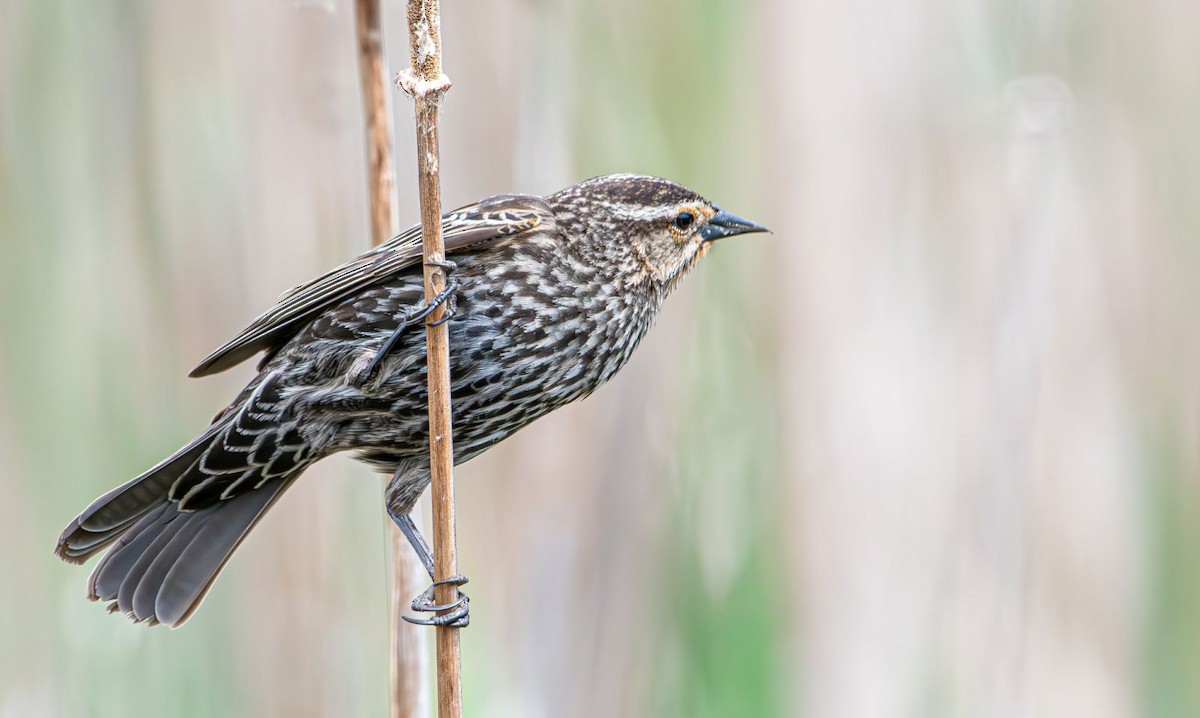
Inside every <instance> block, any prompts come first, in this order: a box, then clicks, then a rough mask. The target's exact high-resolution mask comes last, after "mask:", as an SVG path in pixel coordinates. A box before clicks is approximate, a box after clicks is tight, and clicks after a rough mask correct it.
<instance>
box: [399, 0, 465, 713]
mask: <svg viewBox="0 0 1200 718" xmlns="http://www.w3.org/2000/svg"><path fill="white" fill-rule="evenodd" d="M408 34H409V37H408V40H409V52H410V58H411V60H412V67H411V68H410V69H408V70H406V71H404V72H401V73H400V74H399V76H398V77H397V83H398V84H399V85H400V86H401V87H402V88H403V89H404V90H405V91H406V92H408V94H410V95H412V98H413V101H414V102H415V103H416V113H415V114H416V123H417V182H418V187H419V189H420V194H421V236H422V238H423V249H424V257H425V298H426V300H432V299H433V298H434V297H435V296H437V294H438V293H440V292H441V291H442V289H443V288H445V286H446V275H445V272H444V271H443V270H442V269H441V268H440V267H437V266H432V264H431V263H433V262H441V261H444V260H445V255H446V252H445V244H444V240H443V237H442V189H441V179H440V176H439V174H438V165H439V158H440V156H441V154H440V150H439V147H438V112H439V110H440V108H441V104H442V97H443V96H444V95H445V94H446V91H447V90H448V89H450V80H449V79H448V78H447V77H446V76H445V75H443V74H442V37H441V13H440V7H439V4H438V0H409V2H408ZM443 312H444V307H439V308H438V309H437V310H436V311H435V312H434V313H433V314H432V315H431V316H430V317H429V319H428V320H427V321H426V324H425V342H426V351H427V356H426V361H427V363H428V367H429V469H430V473H431V486H432V488H431V492H432V499H433V558H434V578H435V579H437V580H439V581H440V580H443V579H446V578H449V577H450V576H453V575H454V574H455V573H457V571H458V567H457V558H456V549H455V541H454V471H453V469H454V460H453V457H454V446H453V442H452V440H451V437H452V431H451V424H450V340H449V329H448V327H447V325H445V324H442V325H440V326H434V323H435V322H437V320H438V319H440V318H441V316H442V313H443ZM434 598H435V599H436V600H437V602H438V603H439V604H443V605H445V604H451V603H453V602H455V601H457V600H458V588H457V587H456V586H453V585H442V586H438V587H437V589H436V593H435V594H434ZM436 631H437V685H438V716H439V717H440V718H459V716H461V715H462V679H461V665H460V659H459V636H458V629H457V628H450V627H448V626H439V627H438V628H437V629H436Z"/></svg>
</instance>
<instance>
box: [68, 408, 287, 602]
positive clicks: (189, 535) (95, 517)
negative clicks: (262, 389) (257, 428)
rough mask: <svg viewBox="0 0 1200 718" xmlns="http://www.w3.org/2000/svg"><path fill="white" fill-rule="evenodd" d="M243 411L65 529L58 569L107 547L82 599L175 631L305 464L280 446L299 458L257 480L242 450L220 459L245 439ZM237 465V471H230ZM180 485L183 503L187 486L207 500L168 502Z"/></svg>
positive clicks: (258, 472)
mask: <svg viewBox="0 0 1200 718" xmlns="http://www.w3.org/2000/svg"><path fill="white" fill-rule="evenodd" d="M257 394H258V392H256V393H255V394H254V395H253V396H252V397H251V399H254V398H255V397H256V396H257ZM249 403H250V402H248V403H247V404H243V405H242V406H241V407H239V409H238V410H237V411H232V412H229V413H227V414H226V415H225V416H223V417H221V418H220V419H218V420H217V422H216V423H215V424H214V425H213V426H212V427H210V428H209V430H208V431H206V432H205V433H204V434H202V435H200V436H199V437H197V438H196V439H195V440H194V441H192V442H191V443H189V444H188V445H187V446H184V447H183V448H182V449H180V450H179V451H178V452H176V453H175V454H174V455H173V456H171V457H170V458H168V459H166V460H165V461H163V462H161V463H160V464H158V465H157V466H155V467H154V468H153V469H150V470H149V471H147V472H146V473H144V474H142V475H141V476H139V477H137V478H136V479H134V480H132V481H130V482H128V483H126V484H124V485H123V486H120V487H117V488H116V489H114V490H112V491H110V492H108V493H107V494H105V495H104V496H101V497H100V498H99V499H97V500H96V501H94V502H92V504H91V505H90V506H88V508H87V509H85V510H84V512H83V513H82V514H80V515H79V516H78V517H77V518H76V519H75V520H74V521H72V522H71V523H70V524H69V525H68V526H67V528H66V529H65V530H64V531H63V533H62V535H61V536H60V537H59V539H58V546H57V548H56V549H55V553H57V554H58V555H59V556H60V557H61V558H63V559H64V560H66V561H69V562H71V563H82V562H84V561H86V560H87V559H88V558H89V557H91V556H93V555H94V554H96V553H98V552H100V551H101V550H103V549H104V548H105V547H108V546H109V545H110V544H111V545H112V547H111V549H110V550H109V552H108V554H107V555H105V556H104V558H102V559H101V560H100V562H99V563H98V564H97V565H96V568H95V569H94V570H93V571H92V575H91V577H90V578H89V579H88V598H90V599H92V600H103V601H111V602H112V603H111V605H110V607H109V608H110V610H114V611H121V612H122V613H125V614H126V615H128V616H130V617H131V618H133V619H135V620H137V621H146V622H149V623H164V624H167V625H169V626H178V625H179V624H181V623H183V622H184V621H185V620H187V618H188V617H189V616H190V615H191V614H192V612H193V611H195V610H196V607H197V606H198V605H199V603H200V601H201V600H203V598H204V595H205V594H206V593H207V592H208V589H209V587H210V586H211V585H212V582H213V580H215V579H216V577H217V574H218V573H220V571H221V569H222V568H224V566H225V563H226V562H227V561H228V560H229V557H230V555H232V553H233V551H234V550H235V549H236V548H237V547H238V545H239V544H240V543H241V542H242V540H243V539H244V538H245V537H246V534H247V533H248V532H249V531H250V529H251V528H252V527H253V526H254V524H255V523H257V522H258V520H259V519H260V518H262V515H263V514H264V513H265V512H266V510H267V509H268V508H270V506H271V505H272V504H273V503H274V502H275V501H276V499H278V498H279V496H280V495H281V494H282V493H283V491H284V490H285V489H286V488H287V487H288V486H290V485H291V483H292V481H293V480H295V478H296V477H297V476H299V475H300V473H301V472H303V471H304V469H305V468H306V467H307V465H308V464H309V463H311V457H309V456H308V448H307V447H306V446H298V447H290V446H289V447H286V448H287V450H289V451H293V452H303V460H296V461H293V462H292V463H291V464H287V465H286V470H285V471H280V472H277V473H274V472H273V473H272V474H271V475H265V474H264V469H263V466H262V465H260V464H258V463H255V461H254V459H253V456H252V454H251V452H250V451H248V450H247V451H242V452H241V453H240V454H236V455H235V454H234V453H233V452H231V451H229V447H231V446H233V445H234V443H231V442H236V441H237V440H238V439H239V438H240V437H241V434H242V433H244V432H243V431H242V429H241V428H240V426H239V424H238V416H240V414H242V413H244V412H245V411H246V409H247V405H248V404H249ZM293 433H294V431H293ZM265 438H269V439H274V437H273V436H270V435H268V436H266V437H265ZM211 449H216V450H219V451H220V452H224V453H221V456H222V457H224V463H223V464H222V466H221V467H220V472H219V473H217V474H213V473H211V471H210V468H211V467H207V466H206V461H205V457H206V456H207V455H208V454H207V453H206V452H209V451H210V450H211ZM300 456H301V454H300V453H297V454H296V455H295V456H294V457H293V458H294V459H295V458H299V457H300ZM239 458H240V462H241V465H240V467H239V466H236V465H234V464H235V463H236V461H235V459H239ZM268 459H270V460H271V461H277V460H278V457H268ZM269 463H270V462H269ZM272 466H273V464H270V465H269V466H268V468H271V467H272ZM239 469H240V470H239ZM180 487H183V488H184V489H185V490H183V491H182V493H183V494H184V495H188V494H189V492H188V491H187V490H186V489H187V488H188V487H192V488H195V487H199V489H201V490H206V491H208V492H209V493H214V494H215V495H214V496H212V497H207V494H206V495H205V497H206V498H208V500H207V501H206V502H204V503H201V502H199V501H192V502H190V503H189V502H187V501H184V500H181V499H180V498H179V497H173V496H172V491H173V490H174V491H181V489H180ZM235 489H240V491H236V492H235V491H234V490H235Z"/></svg>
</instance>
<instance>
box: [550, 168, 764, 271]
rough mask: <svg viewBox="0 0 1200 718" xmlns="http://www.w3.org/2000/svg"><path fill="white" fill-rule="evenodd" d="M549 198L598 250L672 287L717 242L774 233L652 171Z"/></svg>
mask: <svg viewBox="0 0 1200 718" xmlns="http://www.w3.org/2000/svg"><path fill="white" fill-rule="evenodd" d="M547 199H548V200H549V201H550V203H551V205H552V206H554V207H555V214H556V217H557V219H558V221H559V223H560V225H561V224H563V223H568V224H574V225H576V226H577V227H580V228H581V229H582V230H583V233H584V234H585V236H586V240H585V241H586V242H587V243H588V244H589V245H591V248H592V249H594V250H596V251H598V252H600V253H604V254H608V255H609V256H611V257H614V258H617V257H619V258H620V260H621V263H622V264H623V265H625V266H626V268H627V269H628V270H629V271H631V272H633V273H634V274H636V275H638V276H640V277H643V278H646V279H649V280H650V281H653V282H654V283H655V284H657V285H659V286H661V287H663V288H666V289H671V288H672V287H674V286H675V283H676V282H678V281H679V280H680V279H681V278H682V277H683V276H684V275H685V274H687V272H688V270H690V269H691V268H692V267H693V266H694V265H695V264H696V262H697V261H698V260H699V259H700V258H701V257H703V256H704V255H705V254H707V253H708V250H709V249H710V248H711V247H712V243H713V242H715V241H716V240H718V239H722V238H724V237H732V236H735V235H738V234H747V233H750V232H767V231H770V230H768V229H767V228H766V227H763V226H762V225H759V224H756V223H755V222H751V221H750V220H748V219H743V218H742V217H739V216H737V215H735V214H733V213H731V212H727V211H725V210H723V209H721V208H720V207H718V206H717V205H715V204H713V203H712V202H709V201H708V200H706V199H704V198H703V197H701V196H700V195H698V194H696V193H695V192H693V191H692V190H690V189H688V188H687V187H684V186H683V185H679V184H676V183H674V182H671V181H669V180H665V179H661V178H658V177H651V176H649V175H637V174H617V175H605V176H603V177H595V178H592V179H590V180H586V181H584V182H580V183H579V184H577V185H572V186H571V187H568V188H566V189H564V190H562V191H561V192H558V193H557V194H555V195H552V196H551V197H549V198H547ZM568 233H569V230H568Z"/></svg>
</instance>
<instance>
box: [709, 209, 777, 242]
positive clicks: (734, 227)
mask: <svg viewBox="0 0 1200 718" xmlns="http://www.w3.org/2000/svg"><path fill="white" fill-rule="evenodd" d="M716 209H717V213H716V214H714V215H713V218H712V219H710V220H708V224H706V225H704V226H703V227H701V228H700V236H701V237H702V238H703V239H704V241H706V242H711V241H713V240H714V239H721V238H722V237H732V236H734V235H738V234H750V233H751V232H770V231H771V230H769V229H767V228H766V227H764V226H762V225H761V224H757V223H755V222H751V221H750V220H748V219H746V218H744V217H739V216H737V215H736V214H733V213H732V212H726V211H725V210H723V209H721V208H720V207H717V208H716Z"/></svg>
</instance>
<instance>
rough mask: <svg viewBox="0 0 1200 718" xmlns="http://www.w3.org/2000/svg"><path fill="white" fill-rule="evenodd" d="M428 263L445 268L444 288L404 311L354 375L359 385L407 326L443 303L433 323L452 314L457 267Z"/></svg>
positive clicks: (398, 339) (370, 374)
mask: <svg viewBox="0 0 1200 718" xmlns="http://www.w3.org/2000/svg"><path fill="white" fill-rule="evenodd" d="M430 265H431V266H438V267H442V268H443V269H445V270H446V287H445V289H443V290H442V291H441V292H439V293H438V295H437V296H435V297H434V298H433V299H432V300H430V301H428V302H427V301H425V300H421V303H420V304H418V305H417V306H415V307H413V308H412V309H410V310H408V311H406V312H405V313H404V316H403V317H402V318H401V319H400V323H399V324H397V325H396V329H395V330H393V331H392V333H391V335H390V336H389V337H388V338H387V340H386V341H385V342H384V343H383V346H381V347H379V351H377V352H375V358H374V359H372V360H371V363H370V364H368V365H367V368H366V369H363V370H362V371H360V372H358V373H357V375H356V376H355V377H354V383H355V384H358V385H361V384H365V383H367V381H369V380H370V379H371V377H372V376H374V375H375V371H376V370H377V369H379V365H380V364H382V363H383V360H384V358H385V357H387V355H388V353H390V352H391V351H392V349H394V348H395V347H396V342H398V341H400V337H401V336H402V335H403V334H404V332H406V331H408V328H409V327H411V326H413V325H414V324H417V323H419V322H421V321H423V320H424V319H425V318H426V317H428V316H429V315H430V314H433V312H434V310H435V309H437V308H438V307H439V306H441V305H442V304H443V303H444V304H445V305H446V311H445V312H443V313H442V316H441V318H440V319H438V320H437V321H436V322H433V325H434V326H437V325H438V324H444V323H446V322H448V321H450V318H451V317H453V316H454V310H455V309H456V308H457V307H458V297H457V296H456V294H455V293H456V292H457V291H458V280H457V279H455V278H454V277H453V276H452V275H451V272H453V271H454V270H455V269H456V268H457V265H455V264H454V262H430Z"/></svg>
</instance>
